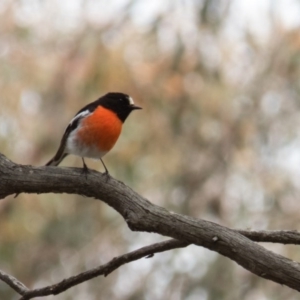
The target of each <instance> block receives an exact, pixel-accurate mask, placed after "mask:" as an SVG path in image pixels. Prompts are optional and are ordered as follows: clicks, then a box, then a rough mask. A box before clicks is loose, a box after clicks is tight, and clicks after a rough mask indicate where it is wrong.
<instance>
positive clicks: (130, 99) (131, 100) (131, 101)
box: [128, 97, 134, 105]
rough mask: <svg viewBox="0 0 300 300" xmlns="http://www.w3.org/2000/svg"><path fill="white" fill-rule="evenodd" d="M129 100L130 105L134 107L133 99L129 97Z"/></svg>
mask: <svg viewBox="0 0 300 300" xmlns="http://www.w3.org/2000/svg"><path fill="white" fill-rule="evenodd" d="M128 99H129V104H130V105H134V102H133V99H132V98H131V97H129V98H128Z"/></svg>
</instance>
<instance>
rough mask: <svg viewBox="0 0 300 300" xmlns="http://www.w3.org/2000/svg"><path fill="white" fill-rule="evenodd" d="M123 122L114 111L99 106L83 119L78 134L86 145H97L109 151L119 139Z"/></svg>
mask: <svg viewBox="0 0 300 300" xmlns="http://www.w3.org/2000/svg"><path fill="white" fill-rule="evenodd" d="M122 124H123V123H122V121H121V120H120V119H119V118H118V116H117V115H116V114H115V113H114V112H112V111H111V110H109V109H106V108H104V107H102V106H99V107H98V108H96V109H95V111H94V112H93V113H92V114H91V115H90V116H88V117H86V118H85V119H84V120H82V122H81V126H82V128H81V129H80V130H79V131H78V136H79V138H80V140H81V141H82V142H83V143H84V144H85V146H90V147H97V148H98V149H99V151H103V152H107V151H109V150H110V149H111V148H112V147H113V146H114V144H115V143H116V141H117V140H118V137H119V135H120V133H121V130H122Z"/></svg>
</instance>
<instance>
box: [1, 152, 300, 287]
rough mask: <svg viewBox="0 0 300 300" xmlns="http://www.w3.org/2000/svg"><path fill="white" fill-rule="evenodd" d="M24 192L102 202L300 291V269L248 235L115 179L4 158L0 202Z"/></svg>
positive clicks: (136, 226)
mask: <svg viewBox="0 0 300 300" xmlns="http://www.w3.org/2000/svg"><path fill="white" fill-rule="evenodd" d="M21 192H26V193H50V192H52V193H70V194H74V193H76V194H80V195H85V196H88V197H93V198H96V199H101V200H102V201H103V202H105V203H107V204H108V205H110V206H111V207H113V208H114V209H115V210H117V211H118V212H119V213H120V214H121V215H122V216H123V217H124V219H125V221H126V222H127V224H128V226H129V227H130V228H131V229H132V230H136V231H147V232H155V233H158V234H161V235H165V236H169V237H172V238H174V239H177V240H180V241H183V242H185V243H187V244H189V243H192V244H196V245H198V246H203V247H205V248H208V249H210V250H213V251H216V252H218V253H220V254H222V255H224V256H226V257H229V258H230V259H232V260H234V261H235V262H237V263H238V264H240V265H241V266H243V267H244V268H245V269H247V270H249V271H250V272H252V273H254V274H256V275H258V276H260V277H263V278H266V279H270V280H273V281H275V282H277V283H280V284H285V285H287V286H289V287H291V288H293V289H296V290H298V291H300V265H299V264H298V263H296V262H293V261H291V260H289V259H287V258H285V257H283V256H281V255H278V254H275V253H273V252H271V251H268V250H266V249H264V248H263V247H262V246H260V245H258V244H256V243H253V242H252V241H251V240H250V239H248V238H247V237H245V235H246V234H245V231H243V232H242V233H243V234H244V235H242V234H241V233H239V232H238V231H235V230H231V229H229V228H226V227H224V226H220V225H218V224H215V223H212V222H208V221H204V220H197V219H194V218H190V217H187V216H183V215H179V214H175V213H171V212H169V211H167V210H166V209H164V208H162V207H158V206H156V205H153V204H152V203H151V202H149V201H148V200H146V199H144V198H143V197H141V196H140V195H138V194H137V193H135V192H134V191H133V190H131V189H130V188H129V187H127V186H125V185H124V184H123V183H121V182H119V181H117V180H115V179H113V178H110V179H109V180H108V181H106V178H105V177H103V176H102V175H101V174H100V173H98V172H96V171H91V172H90V173H89V175H88V177H87V178H85V176H82V173H81V170H80V169H74V168H57V167H31V166H22V165H17V164H14V163H12V162H11V161H9V160H8V159H6V158H5V157H4V156H2V155H0V198H3V197H5V196H8V195H11V194H14V193H21ZM248 234H249V235H251V232H248ZM253 235H255V233H254V234H253V233H252V236H253ZM296 235H297V234H295V235H294V236H296ZM262 236H264V234H263V235H262ZM292 236H293V235H292ZM284 243H286V239H285V241H284Z"/></svg>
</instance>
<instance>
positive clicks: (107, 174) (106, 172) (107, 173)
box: [100, 158, 109, 179]
mask: <svg viewBox="0 0 300 300" xmlns="http://www.w3.org/2000/svg"><path fill="white" fill-rule="evenodd" d="M100 160H101V162H102V165H103V167H104V169H105V172H104V173H103V175H104V176H106V178H107V179H108V178H109V172H108V170H107V168H106V166H105V164H104V162H103V160H102V158H100Z"/></svg>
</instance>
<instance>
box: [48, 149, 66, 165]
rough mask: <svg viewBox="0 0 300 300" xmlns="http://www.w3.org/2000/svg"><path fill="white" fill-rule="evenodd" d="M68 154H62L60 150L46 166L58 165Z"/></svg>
mask: <svg viewBox="0 0 300 300" xmlns="http://www.w3.org/2000/svg"><path fill="white" fill-rule="evenodd" d="M67 155H68V153H62V154H60V153H59V151H58V152H57V153H56V154H55V156H54V157H53V158H52V159H51V160H49V161H48V162H47V163H46V165H45V166H58V165H59V164H60V163H61V161H62V160H63V159H64V158H65V157H66V156H67Z"/></svg>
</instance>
